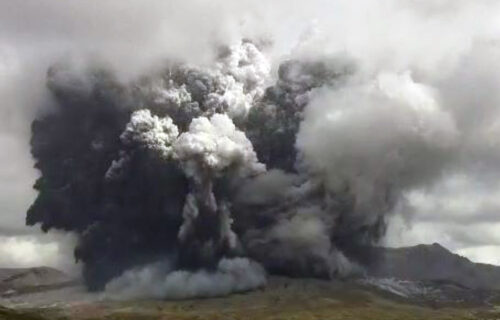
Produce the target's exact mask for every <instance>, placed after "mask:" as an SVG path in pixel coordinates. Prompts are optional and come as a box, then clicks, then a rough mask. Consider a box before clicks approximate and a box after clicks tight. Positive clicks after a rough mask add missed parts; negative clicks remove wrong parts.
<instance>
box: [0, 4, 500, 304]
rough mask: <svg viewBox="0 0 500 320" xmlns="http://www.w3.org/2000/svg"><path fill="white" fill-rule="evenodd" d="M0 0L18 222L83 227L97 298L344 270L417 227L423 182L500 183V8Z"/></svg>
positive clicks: (83, 257) (81, 255)
mask: <svg viewBox="0 0 500 320" xmlns="http://www.w3.org/2000/svg"><path fill="white" fill-rule="evenodd" d="M0 6H1V7H3V8H0V9H4V10H0V12H3V13H2V14H0V15H1V17H2V19H0V21H1V22H0V26H1V27H2V28H0V29H1V31H0V38H1V39H2V40H3V43H4V45H3V46H2V47H1V49H2V50H3V48H6V49H5V50H4V51H6V52H11V51H12V52H14V55H17V58H18V60H19V62H20V65H22V66H20V67H19V68H17V67H16V68H17V69H16V70H19V71H22V70H25V72H19V73H18V72H9V73H6V74H8V75H9V77H8V78H7V81H6V82H9V81H11V80H12V81H14V80H15V81H17V82H15V83H19V85H15V86H12V85H8V86H3V85H2V87H1V88H0V90H2V91H0V92H2V96H5V97H7V99H6V101H8V102H9V103H8V105H9V106H15V107H14V108H13V107H9V108H10V109H7V110H10V111H9V112H11V113H13V114H15V117H14V118H15V119H16V120H17V121H16V123H17V122H18V123H23V121H26V119H30V118H31V117H33V114H36V119H35V120H34V121H33V124H32V126H31V129H32V136H31V152H32V155H33V157H34V160H35V163H36V168H37V169H38V170H39V172H40V174H41V176H40V178H39V179H38V180H37V182H36V183H35V190H36V192H37V193H38V196H37V198H36V199H35V200H34V202H33V204H32V206H31V208H30V209H29V210H28V214H27V220H26V221H27V223H28V224H29V225H39V226H41V228H42V230H43V231H50V230H62V231H70V232H72V233H74V234H76V235H77V239H78V240H77V245H76V249H75V252H74V254H75V257H76V258H77V260H78V261H80V262H81V263H82V265H83V266H82V267H83V275H84V278H85V281H86V284H87V286H88V288H89V289H91V290H101V289H104V288H106V290H107V291H109V292H113V293H114V294H116V295H120V293H119V292H122V293H123V294H124V295H127V294H129V295H130V296H133V297H138V296H140V295H146V296H153V297H159V296H164V297H172V298H182V297H188V296H213V295H219V294H227V293H229V292H232V291H240V290H246V289H251V288H255V287H259V286H261V285H262V284H263V283H264V280H263V279H264V278H265V276H264V274H265V273H264V272H263V271H262V270H261V269H260V267H257V266H258V264H260V265H261V266H262V267H263V268H264V269H265V270H266V272H268V273H279V274H287V275H293V276H316V277H326V278H329V277H345V276H350V275H353V274H356V273H358V272H362V267H363V266H361V265H358V263H357V262H356V261H355V260H354V259H352V257H351V251H357V247H363V246H367V245H375V244H377V243H379V242H380V241H383V240H384V236H385V235H386V231H387V228H388V227H389V231H390V232H392V231H391V228H390V225H388V221H390V220H391V219H393V218H394V217H399V216H402V217H403V219H406V220H408V219H411V218H412V217H413V219H418V217H422V216H424V219H425V214H426V212H425V210H424V209H426V208H425V205H426V204H422V202H420V203H419V202H418V201H413V200H414V198H412V194H414V193H419V192H426V191H429V190H441V189H439V184H440V183H442V182H443V181H444V180H446V179H447V178H448V177H450V175H453V174H455V173H457V172H465V174H466V175H467V177H468V179H470V180H471V181H476V180H481V181H482V183H484V184H485V189H487V187H488V186H493V185H494V184H493V182H492V181H491V180H493V179H492V176H493V173H495V172H496V171H498V165H497V161H496V160H497V158H498V156H497V153H498V151H497V150H498V142H497V141H496V140H497V139H496V136H497V135H496V132H497V131H498V130H497V129H498V120H497V119H498V118H499V114H498V111H497V110H498V108H497V107H496V106H497V105H498V102H499V101H500V100H499V99H498V97H497V92H498V90H497V89H498V88H497V86H498V85H499V83H500V82H499V81H498V80H497V77H496V75H495V73H496V71H497V70H496V69H497V68H498V67H500V66H499V65H498V62H497V61H498V59H496V56H497V55H498V45H497V43H496V42H495V41H496V36H495V34H496V32H497V31H498V26H497V23H496V21H497V17H498V15H499V7H498V5H497V4H495V3H493V2H491V1H474V2H471V1H455V2H453V3H451V2H450V1H434V0H427V1H423V2H420V1H419V2H417V1H393V0H386V1H383V2H382V3H374V2H371V1H356V2H353V1H343V0H338V1H332V2H329V1H328V2H324V1H312V2H308V3H304V2H301V1H293V3H292V4H290V2H289V1H287V2H285V1H277V2H273V4H272V5H264V4H255V3H254V2H249V1H241V2H238V3H234V2H229V1H215V2H210V3H207V2H204V1H186V2H183V3H178V2H175V1H173V2H163V1H162V2H160V1H147V2H146V3H144V2H141V4H139V2H134V1H131V2H127V3H125V4H123V3H122V2H118V1H110V2H107V3H105V4H102V5H100V6H97V5H89V4H88V3H87V2H84V1H74V2H72V3H67V4H66V3H65V4H55V3H54V2H51V1H45V2H33V1H26V2H23V3H22V4H16V5H15V6H14V5H12V4H8V3H2V4H0ZM325 8H328V9H329V10H324V9H325ZM41 15H42V16H43V17H44V19H41V18H40V16H41ZM387 17H391V19H387ZM478 17H481V19H478ZM312 19H315V20H314V22H311V20H312ZM478 20H479V21H478ZM131 21H133V22H134V23H131ZM277 22H279V23H277ZM242 39H244V40H242ZM248 39H251V40H248ZM34 49H36V50H34ZM33 52H37V54H36V55H35V54H33ZM14 67H15V65H14ZM14 74H21V75H24V74H26V79H24V77H23V76H18V75H16V76H14ZM45 75H46V77H45ZM4 88H5V89H4ZM19 88H22V90H20V89H19ZM43 88H46V89H47V90H44V89H43ZM19 90H20V91H21V92H18V91H19ZM3 92H7V93H9V94H5V95H4V94H3ZM17 106H26V107H24V108H19V110H17V109H16V107H17ZM20 110H22V111H20ZM26 110H27V111H26ZM33 110H36V111H33ZM42 111H43V112H42ZM23 119H24V120H23ZM2 127H4V128H5V127H8V126H2ZM12 128H14V129H12V130H17V129H16V128H18V127H17V126H13V127H12ZM16 134H20V135H23V134H24V133H23V132H21V131H16ZM30 178H31V179H32V178H33V177H30ZM433 188H437V189H433ZM458 194H460V193H458ZM455 196H457V195H455ZM459 196H460V195H459ZM451 197H453V196H451ZM431 202H432V201H431ZM477 202H482V200H478V201H477ZM422 206H423V207H422ZM484 207H485V206H481V203H478V204H477V205H476V206H475V208H484ZM478 210H483V209H475V210H473V211H478ZM488 210H490V209H488ZM483 211H484V210H483ZM490 211H491V210H490ZM475 213H476V212H474V213H471V216H472V215H473V214H475ZM485 214H486V215H488V216H489V215H490V214H489V213H485ZM447 215H448V213H447V212H446V213H445V214H443V216H439V214H438V217H437V218H435V219H437V220H440V221H446V219H449V218H447V217H446V216H447ZM443 219H444V220H443ZM472 219H474V218H472ZM477 219H481V215H478V216H477ZM454 239H455V240H454V241H455V242H454V243H455V244H456V246H455V247H454V248H455V249H456V250H460V249H461V248H463V247H459V245H458V244H465V243H466V242H467V243H471V240H464V238H463V237H462V239H460V236H459V235H456V236H454ZM488 241H489V240H488ZM485 251H486V250H485ZM165 260H168V263H167V264H165V263H162V261H165ZM228 261H232V262H231V263H229V262H228ZM238 261H239V262H238ZM242 261H244V263H243V262H242ZM223 262H224V263H223ZM236 262H238V263H236ZM226 264H229V265H230V266H231V267H227V266H225V265H226ZM222 265H224V266H222ZM141 266H142V267H141ZM226 267H227V268H226ZM233 267H234V268H236V269H237V270H239V271H238V272H241V273H248V275H252V274H255V277H250V278H252V279H251V280H248V279H240V278H239V277H238V276H234V275H233V271H231V270H233V269H232V268H233ZM138 268H139V269H138ZM140 268H142V269H140ZM257 269H259V270H261V271H262V272H260V271H259V272H257V271H255V270H257ZM228 274H230V275H228ZM158 279H160V280H158ZM189 279H195V280H189ZM157 280H158V281H157ZM218 280H220V281H218ZM190 281H192V282H190ZM151 282H159V283H160V284H159V285H158V287H155V289H152V290H151V291H148V290H146V289H145V288H146V287H149V283H151ZM218 282H220V286H219V287H218V286H217V285H218ZM178 283H183V284H186V288H188V289H189V290H187V291H186V292H176V291H175V289H173V287H174V286H176V285H177V284H178ZM174 284H175V285H174Z"/></svg>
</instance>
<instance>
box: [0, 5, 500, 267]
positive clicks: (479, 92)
mask: <svg viewBox="0 0 500 320" xmlns="http://www.w3.org/2000/svg"><path fill="white" fill-rule="evenodd" d="M258 2H259V1H246V0H244V1H234V0H226V1H224V0H215V1H208V0H189V1H186V0H184V1H153V0H147V1H144V0H140V1H139V0H137V1H132V0H107V1H92V0H90V1H89V0H68V1H57V0H23V1H12V0H0V101H1V103H0V150H2V152H0V267H4V266H5V267H6V266H28V265H38V264H46V265H53V266H59V267H62V268H64V269H68V268H70V265H71V260H72V255H71V253H70V252H71V246H72V243H73V241H74V239H73V238H72V237H71V236H68V235H61V234H55V235H42V234H41V232H40V231H38V229H37V228H27V227H25V226H24V219H25V212H26V210H27V208H28V207H29V205H30V203H31V202H32V201H33V199H34V197H35V193H34V192H33V190H32V185H33V183H34V181H35V179H36V178H37V175H38V173H37V172H36V170H35V169H33V160H32V159H31V156H30V154H29V130H30V122H31V121H32V119H33V118H34V117H36V115H37V114H39V113H40V112H43V110H44V109H45V108H47V107H48V106H50V104H51V100H50V96H49V95H48V93H47V92H46V89H45V85H44V75H45V72H46V70H47V67H48V66H49V65H50V64H51V63H54V62H55V61H58V60H60V59H61V58H72V59H75V61H78V59H84V58H85V57H88V56H90V55H92V56H99V57H100V58H102V59H104V60H106V61H108V62H109V63H110V64H111V65H112V66H113V67H114V68H115V69H116V70H118V71H119V72H120V75H121V76H122V77H123V78H124V79H126V78H127V77H131V76H133V75H134V74H136V73H138V72H141V71H143V70H145V69H146V68H152V67H154V65H155V63H157V62H158V61H159V59H161V58H164V57H170V58H172V57H173V58H179V57H182V58H183V59H186V60H188V61H190V62H196V63H203V62H206V61H208V60H209V59H210V56H211V52H212V51H211V48H212V45H213V43H231V42H233V41H236V40H238V39H239V38H241V37H243V36H245V37H265V38H268V39H270V40H272V41H273V42H274V47H273V50H272V52H271V53H272V58H273V60H275V61H279V60H280V59H283V57H287V56H289V55H301V54H311V53H314V54H322V55H328V54H336V53H339V52H342V53H347V54H349V55H350V56H352V57H354V58H355V59H357V61H358V62H359V64H360V65H361V68H362V69H363V70H364V72H365V74H370V73H374V74H375V73H382V72H389V71H390V72H398V73H405V72H406V73H409V74H411V75H412V76H413V78H414V79H415V80H417V81H419V82H421V83H424V84H425V85H426V86H428V87H430V88H432V90H433V92H434V93H435V96H436V97H437V98H436V99H437V101H438V102H439V103H440V104H441V106H442V108H443V109H445V110H449V112H450V113H451V114H452V115H453V117H454V120H455V121H456V124H457V127H458V128H459V131H460V132H459V134H460V135H461V136H462V138H461V140H460V141H461V142H460V143H461V147H460V151H459V152H458V153H457V154H456V155H454V156H455V157H456V161H454V163H453V166H452V167H451V168H450V169H449V171H447V172H446V173H445V174H444V175H443V177H440V178H439V179H437V180H438V182H437V183H436V184H433V185H431V186H425V187H422V188H421V189H419V190H412V191H411V192H408V193H407V194H406V203H405V204H404V205H401V206H399V207H398V210H399V211H398V210H396V211H397V212H395V214H394V218H393V219H392V220H393V221H392V223H391V225H390V227H389V233H388V235H387V238H386V240H385V242H386V244H388V245H391V246H401V245H413V244H417V243H433V242H439V243H441V244H443V245H444V246H446V247H448V248H449V249H451V250H453V251H454V252H457V253H460V254H463V255H465V256H467V257H469V258H471V259H472V260H474V261H481V262H488V263H495V264H499V265H500V180H499V179H498V178H499V177H500V104H499V103H500V32H499V31H500V3H498V1H495V0H469V1H468V0H422V1H417V0H382V1H369V0H328V1H326V0H323V1H322V0H309V1H297V0H292V1H284V0H275V1H272V0H271V1H261V2H262V4H258Z"/></svg>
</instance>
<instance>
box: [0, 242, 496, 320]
mask: <svg viewBox="0 0 500 320" xmlns="http://www.w3.org/2000/svg"><path fill="white" fill-rule="evenodd" d="M371 257H372V260H370V261H371V262H370V264H367V265H368V267H367V272H366V274H365V275H364V276H363V277H361V278H350V279H344V280H319V279H304V278H300V279H298V278H287V277H280V276H269V277H268V282H267V285H266V286H265V287H262V288H260V289H258V290H255V291H249V292H245V293H240V294H232V295H229V296H225V297H217V298H205V299H189V300H178V301H166V300H126V301H124V300H122V301H118V300H116V299H115V297H113V296H109V295H108V296H106V295H105V294H95V293H88V292H86V290H85V288H84V287H83V286H82V285H81V284H78V283H76V282H65V283H66V285H62V286H59V287H57V286H50V281H49V280H50V279H38V280H37V281H41V280H45V282H44V285H45V286H42V287H38V290H33V289H32V290H30V291H22V290H21V288H19V287H18V290H20V291H19V293H18V294H13V295H12V294H10V295H5V294H3V296H2V298H1V300H0V304H2V305H3V306H4V307H2V308H1V309H0V319H9V320H11V319H12V320H16V319H19V320H21V319H25V320H30V319H32V320H37V319H38V320H48V319H60V320H73V319H77V320H97V319H110V320H129V319H130V320H132V319H134V320H142V319H186V320H187V319H198V320H202V319H211V320H212V319H241V320H243V319H395V320H396V319H397V320H404V319H497V318H499V317H500V311H498V308H499V307H500V292H499V291H498V285H499V283H500V281H498V279H499V278H498V275H499V274H500V267H496V266H491V265H484V264H478V263H473V262H471V261H469V260H468V259H466V258H463V257H460V256H458V255H455V254H453V253H451V252H450V251H448V250H446V249H445V248H443V247H442V246H440V245H437V244H434V245H419V246H415V247H409V248H399V249H387V248H377V249H374V251H373V252H372V256H371ZM438 266H441V268H438ZM35 270H37V269H35ZM8 271H9V272H10V273H13V272H14V271H13V270H8ZM32 273H33V272H29V271H28V270H22V272H21V273H20V274H32ZM51 274H57V273H55V272H51ZM51 277H52V276H51ZM52 278H53V279H55V280H57V281H60V280H61V277H52ZM7 279H12V276H10V277H9V278H7ZM26 279H29V278H26ZM488 279H489V281H487V280H488ZM25 282H26V281H25ZM25 282H18V283H25ZM28 285H29V284H28ZM30 288H33V286H30ZM4 293H5V292H4Z"/></svg>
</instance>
